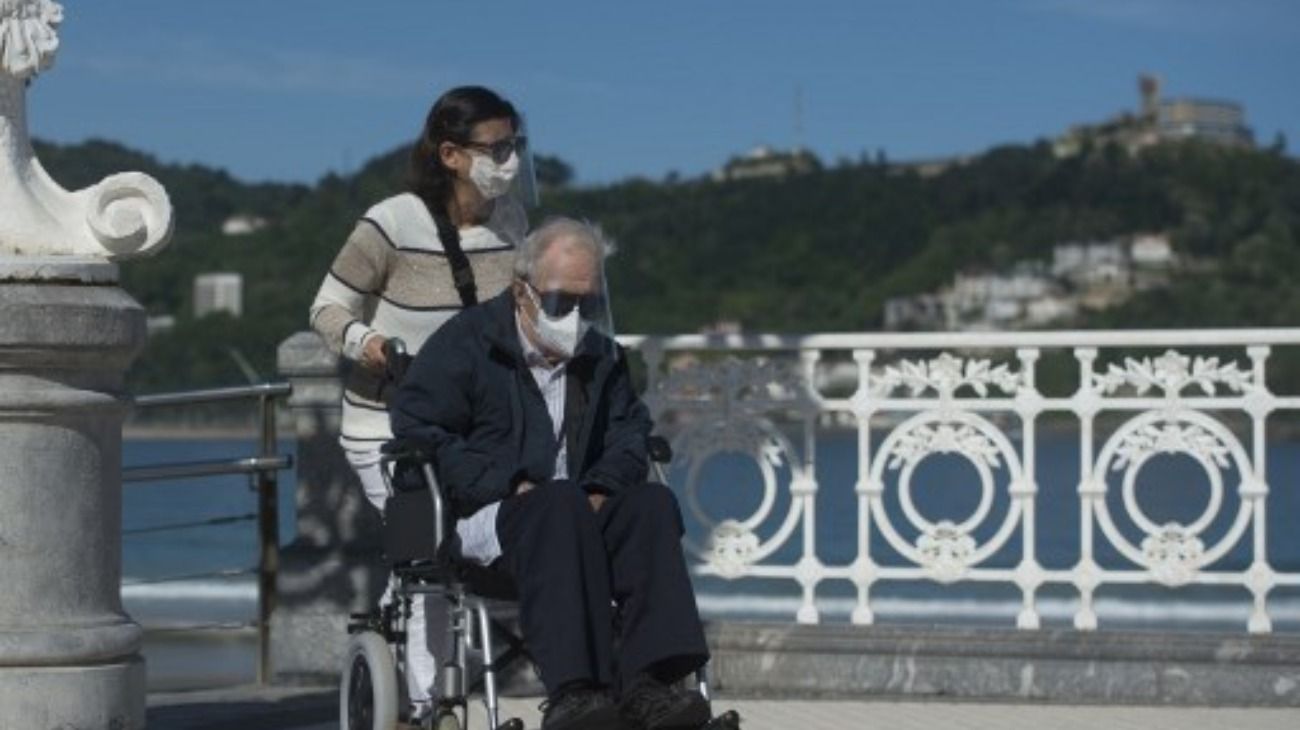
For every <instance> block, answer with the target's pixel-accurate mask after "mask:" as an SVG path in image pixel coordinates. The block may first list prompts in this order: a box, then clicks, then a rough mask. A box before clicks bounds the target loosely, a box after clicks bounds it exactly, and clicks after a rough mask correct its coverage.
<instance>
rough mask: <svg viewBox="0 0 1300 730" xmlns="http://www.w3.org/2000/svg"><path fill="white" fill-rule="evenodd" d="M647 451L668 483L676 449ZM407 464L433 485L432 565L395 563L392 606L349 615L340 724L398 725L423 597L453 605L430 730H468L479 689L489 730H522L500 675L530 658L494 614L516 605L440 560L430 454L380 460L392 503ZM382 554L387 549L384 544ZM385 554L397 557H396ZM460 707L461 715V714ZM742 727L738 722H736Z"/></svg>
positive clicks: (440, 518) (704, 687) (443, 529)
mask: <svg viewBox="0 0 1300 730" xmlns="http://www.w3.org/2000/svg"><path fill="white" fill-rule="evenodd" d="M649 447H650V448H649V454H650V461H651V466H652V468H653V469H654V470H655V476H656V477H658V478H659V480H660V481H661V483H665V484H666V483H667V481H666V479H665V476H666V475H665V473H664V468H663V464H665V463H668V462H670V461H671V460H672V452H671V449H670V448H669V446H668V443H667V442H666V441H665V440H663V439H662V438H659V437H654V436H652V437H651V438H650V441H649ZM403 460H415V461H417V462H418V463H419V474H420V477H421V478H422V480H423V482H424V485H425V486H426V487H427V488H428V489H427V491H428V493H429V495H430V497H431V502H432V508H433V509H432V515H431V517H432V522H433V525H432V527H433V544H432V547H433V550H434V552H433V554H432V555H431V556H429V558H428V559H427V560H416V561H398V562H396V564H394V565H393V566H392V575H391V576H390V587H391V590H392V602H391V603H389V604H388V605H387V606H383V607H381V608H379V609H378V610H377V611H374V612H371V613H365V614H353V615H352V617H351V621H350V622H349V624H348V634H349V636H351V637H352V638H351V640H350V642H349V650H348V652H347V659H346V661H345V664H344V667H343V677H342V682H341V687H340V709H339V712H340V725H341V727H342V728H344V730H392V728H394V727H396V723H397V722H398V720H399V714H400V713H401V711H402V708H404V707H405V706H406V705H407V704H409V698H408V697H407V696H406V693H407V689H406V667H407V657H406V624H407V621H409V619H410V617H411V602H412V600H413V599H414V598H415V597H416V596H418V595H434V596H440V597H442V598H444V599H445V600H447V601H448V602H449V604H450V609H451V610H450V611H449V614H450V617H451V626H450V631H451V635H452V642H451V644H452V652H451V654H452V655H451V656H450V657H446V658H445V659H444V658H442V657H439V659H442V660H443V661H442V664H441V665H440V666H439V669H438V682H439V690H440V692H439V696H438V699H437V701H436V704H435V706H434V708H433V712H432V722H433V726H432V727H433V728H434V730H457V729H458V730H468V727H469V696H470V694H471V693H473V692H474V691H476V690H478V689H479V687H480V686H481V687H482V692H483V703H484V707H485V710H486V712H487V721H488V728H489V730H523V722H522V721H520V720H519V719H517V718H512V719H510V720H507V721H505V722H504V723H503V722H501V720H500V698H499V696H498V687H497V684H498V677H497V674H498V672H500V671H501V670H502V669H504V668H505V667H506V666H508V665H509V664H511V663H512V662H514V661H515V660H516V659H518V658H520V657H527V656H528V653H527V649H526V648H525V646H524V643H523V640H522V638H520V637H518V636H516V635H515V634H514V633H513V632H511V631H510V630H508V629H507V628H506V627H505V626H504V625H503V624H502V623H501V622H500V621H498V620H497V619H495V618H493V616H492V609H493V608H513V607H514V605H515V601H514V600H513V598H506V597H497V598H493V597H489V596H485V595H480V594H478V593H476V592H474V591H473V590H472V588H473V586H472V581H468V580H464V579H462V574H461V573H460V572H459V571H457V570H456V569H455V566H454V565H450V564H449V563H450V562H451V561H450V560H448V559H445V558H442V557H441V556H442V554H443V553H442V551H443V550H444V546H445V545H446V542H445V541H446V539H447V529H448V522H447V521H446V519H445V516H446V514H447V512H446V508H445V502H444V498H443V495H442V493H441V489H440V488H439V487H438V486H437V485H438V479H437V476H436V475H435V473H434V469H433V464H432V462H431V460H430V458H429V457H428V456H427V455H424V454H421V453H420V452H419V451H418V450H416V449H407V450H400V449H395V450H394V451H393V452H391V453H386V454H384V456H383V457H381V459H380V463H379V468H380V471H381V473H382V474H383V478H384V483H385V485H386V486H387V487H388V493H389V500H390V502H391V501H392V499H393V498H394V497H395V496H396V494H397V491H396V490H395V489H394V487H393V484H392V473H391V472H392V469H391V468H390V467H393V466H396V465H397V463H398V462H400V461H403ZM417 491H418V490H417ZM385 512H387V509H385ZM387 527H388V526H387V524H386V525H385V528H386V529H387ZM385 552H386V553H388V552H389V550H388V548H387V541H386V549H385ZM394 552H397V551H396V550H395V551H394ZM386 557H388V558H389V559H392V556H391V555H387V556H386ZM479 570H486V569H479ZM494 634H495V635H497V636H499V637H500V638H501V639H502V642H503V643H504V644H505V645H506V646H507V648H506V650H505V651H504V652H502V653H501V655H500V656H495V655H494V654H495V651H496V648H495V644H496V642H495V641H494V638H493V637H494ZM471 657H477V658H478V659H479V660H480V661H481V664H482V669H481V670H480V672H479V676H478V677H476V678H475V679H474V681H472V682H468V683H467V681H466V679H467V677H469V676H470V674H471V672H470V669H471V668H470V658H471ZM695 681H696V689H697V690H698V691H699V693H700V695H701V696H703V697H704V699H705V701H706V702H710V704H711V703H712V697H711V694H710V692H709V682H708V665H707V664H706V665H705V666H703V667H700V668H699V669H698V670H696V673H695ZM457 710H459V717H456V711H457ZM728 714H734V713H728ZM449 718H450V719H449ZM451 720H455V723H454V724H453V723H452V722H451ZM738 722H739V719H738V718H736V724H737V725H738Z"/></svg>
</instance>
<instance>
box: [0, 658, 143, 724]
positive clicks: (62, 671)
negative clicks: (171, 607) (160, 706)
mask: <svg viewBox="0 0 1300 730" xmlns="http://www.w3.org/2000/svg"><path fill="white" fill-rule="evenodd" d="M52 697H57V698H58V701H57V702H51V701H50V698H52ZM144 698H145V672H144V660H142V659H140V658H139V657H133V658H131V659H129V660H127V661H124V662H121V663H115V664H101V665H98V666H93V667H85V666H78V667H0V728H57V729H58V730H143V728H144V706H145V702H144Z"/></svg>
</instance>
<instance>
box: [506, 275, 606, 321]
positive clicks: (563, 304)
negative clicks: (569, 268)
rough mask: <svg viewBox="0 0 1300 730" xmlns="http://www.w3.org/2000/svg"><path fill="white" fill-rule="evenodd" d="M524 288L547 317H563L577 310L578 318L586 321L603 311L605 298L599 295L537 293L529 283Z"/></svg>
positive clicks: (559, 292)
mask: <svg viewBox="0 0 1300 730" xmlns="http://www.w3.org/2000/svg"><path fill="white" fill-rule="evenodd" d="M524 286H527V287H528V288H529V289H531V290H532V291H533V293H534V294H536V298H535V299H534V301H536V302H537V307H538V308H539V309H541V310H542V311H543V312H545V313H546V315H547V316H548V317H564V316H567V315H568V314H569V312H572V311H573V308H574V307H577V308H578V316H579V317H582V318H583V319H586V320H591V319H595V318H596V317H597V316H598V315H599V314H600V313H601V312H603V311H604V310H605V297H604V296H602V295H600V294H572V293H570V292H566V291H546V292H544V291H539V290H538V289H537V287H535V286H533V285H532V284H531V283H529V282H526V281H525V282H524Z"/></svg>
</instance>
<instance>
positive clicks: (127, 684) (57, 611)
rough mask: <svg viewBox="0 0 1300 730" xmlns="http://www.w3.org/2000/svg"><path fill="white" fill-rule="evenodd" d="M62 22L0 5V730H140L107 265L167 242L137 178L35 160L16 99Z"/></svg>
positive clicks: (166, 230) (157, 191)
mask: <svg viewBox="0 0 1300 730" xmlns="http://www.w3.org/2000/svg"><path fill="white" fill-rule="evenodd" d="M62 12H63V11H62V8H61V7H60V6H59V5H58V4H57V3H54V2H51V0H0V466H2V468H0V586H3V590H0V728H23V729H24V730H55V729H58V730H80V729H82V728H86V729H89V728H113V730H138V729H139V728H143V727H144V698H145V681H144V673H145V672H144V660H143V659H142V658H141V656H140V652H139V650H140V640H141V630H140V627H139V626H138V625H137V624H136V623H135V622H133V621H132V620H131V619H130V618H129V617H128V616H127V615H126V613H125V612H124V611H123V610H122V602H121V596H120V583H121V573H122V539H121V525H122V474H121V472H122V464H121V461H122V421H123V418H124V416H125V410H126V407H127V405H128V398H127V396H126V395H125V393H124V391H123V376H124V374H125V372H126V369H127V368H128V367H129V366H130V363H131V361H132V360H133V359H134V358H135V356H136V355H137V354H138V353H139V351H140V349H141V348H142V347H143V345H144V341H145V326H144V319H145V315H144V310H143V309H142V308H141V307H140V306H139V305H138V304H136V303H135V301H134V300H132V299H131V297H130V296H128V295H127V293H126V292H124V291H122V289H120V288H118V286H117V281H118V267H117V265H116V264H115V263H112V261H113V260H118V259H126V258H132V257H137V256H144V255H148V254H150V253H153V252H154V251H157V250H159V249H160V248H161V247H162V246H164V245H166V243H167V241H168V240H169V239H170V237H171V231H172V208H171V204H170V202H169V201H168V199H167V195H166V193H165V192H164V191H163V189H162V187H161V186H160V185H158V183H157V182H155V181H154V180H153V179H152V178H149V177H147V176H145V175H140V174H138V173H125V174H121V175H114V176H112V177H109V178H107V179H106V180H104V181H102V182H100V183H98V184H96V185H93V186H91V187H89V188H86V189H84V190H78V191H75V192H69V191H67V190H64V189H63V188H61V187H59V186H58V184H57V183H55V182H54V181H53V180H52V179H50V177H49V176H48V175H47V174H46V173H45V171H44V169H43V168H42V167H41V165H40V163H39V162H38V161H37V160H36V158H35V156H34V154H33V151H32V147H31V141H30V139H29V138H28V134H27V118H26V87H27V84H29V83H30V82H31V81H32V79H33V78H34V77H35V76H36V74H37V73H38V72H40V71H42V70H44V69H45V68H48V67H49V65H50V63H51V62H52V61H53V57H54V53H55V51H56V50H57V48H58V36H57V34H56V33H55V29H56V28H57V26H58V24H59V22H60V21H61V20H62V17H63V16H62Z"/></svg>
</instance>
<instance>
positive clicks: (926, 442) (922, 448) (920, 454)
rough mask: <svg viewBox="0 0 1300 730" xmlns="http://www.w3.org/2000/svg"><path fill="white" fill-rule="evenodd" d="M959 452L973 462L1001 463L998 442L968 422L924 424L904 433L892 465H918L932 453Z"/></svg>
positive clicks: (890, 465)
mask: <svg viewBox="0 0 1300 730" xmlns="http://www.w3.org/2000/svg"><path fill="white" fill-rule="evenodd" d="M954 451H955V452H957V453H959V454H961V455H963V456H965V457H966V458H968V459H970V460H971V461H983V462H984V463H986V464H988V465H989V466H991V467H993V468H997V467H998V466H1000V464H1001V459H1000V458H999V457H998V454H999V451H998V447H997V445H996V444H994V443H993V441H992V440H991V439H990V438H989V437H988V436H986V435H985V434H984V433H982V432H981V431H980V430H979V429H977V428H975V427H974V426H971V425H968V424H964V423H963V424H958V425H954V424H951V423H940V424H938V425H936V426H928V425H920V426H916V427H915V428H912V429H910V430H908V431H907V432H906V433H904V434H903V435H901V436H900V437H899V439H898V442H897V443H896V444H895V445H894V448H893V449H892V450H891V451H890V453H889V464H888V466H889V468H890V469H898V468H900V467H901V466H903V464H910V465H915V464H916V463H917V462H919V461H921V460H922V459H924V458H925V457H926V456H929V455H930V454H936V453H940V454H942V453H951V452H954Z"/></svg>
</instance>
